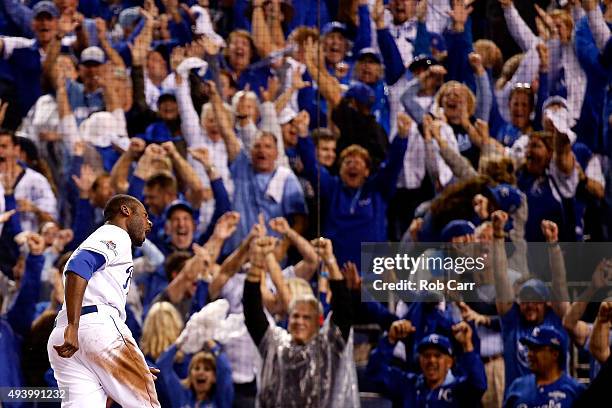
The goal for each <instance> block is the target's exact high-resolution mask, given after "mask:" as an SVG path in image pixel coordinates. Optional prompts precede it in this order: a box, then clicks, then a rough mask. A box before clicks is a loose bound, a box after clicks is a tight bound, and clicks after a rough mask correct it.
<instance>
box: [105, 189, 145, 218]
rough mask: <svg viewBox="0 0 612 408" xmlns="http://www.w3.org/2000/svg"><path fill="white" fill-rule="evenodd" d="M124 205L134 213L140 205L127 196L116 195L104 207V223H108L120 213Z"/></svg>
mask: <svg viewBox="0 0 612 408" xmlns="http://www.w3.org/2000/svg"><path fill="white" fill-rule="evenodd" d="M124 205H126V206H127V207H128V208H129V209H130V210H132V211H136V209H137V208H138V206H139V205H142V203H141V202H140V201H138V199H137V198H135V197H132V196H131V195H127V194H117V195H114V196H113V197H111V199H110V200H108V202H107V203H106V206H105V207H104V222H107V221H110V220H112V219H113V218H115V217H116V216H117V214H119V213H121V207H122V206H124Z"/></svg>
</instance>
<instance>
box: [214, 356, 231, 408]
mask: <svg viewBox="0 0 612 408" xmlns="http://www.w3.org/2000/svg"><path fill="white" fill-rule="evenodd" d="M216 375H217V383H216V391H215V397H214V399H215V403H216V404H217V406H218V407H219V408H230V407H231V406H232V403H233V402H234V383H233V382H232V367H231V366H230V362H229V359H228V358H227V355H226V354H225V353H224V352H221V353H220V354H219V355H218V356H217V371H216Z"/></svg>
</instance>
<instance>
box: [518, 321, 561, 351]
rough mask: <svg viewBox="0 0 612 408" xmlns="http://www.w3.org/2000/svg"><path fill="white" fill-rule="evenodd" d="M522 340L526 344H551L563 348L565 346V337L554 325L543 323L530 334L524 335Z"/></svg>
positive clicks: (540, 345)
mask: <svg viewBox="0 0 612 408" xmlns="http://www.w3.org/2000/svg"><path fill="white" fill-rule="evenodd" d="M520 342H521V343H523V344H524V345H526V346H528V347H529V346H535V347H542V346H550V347H555V348H558V349H559V350H563V349H564V348H565V337H564V336H563V335H562V334H561V332H560V331H559V330H558V329H557V328H556V327H553V326H549V325H542V326H536V327H534V328H533V330H532V331H531V333H530V334H528V335H527V336H523V337H521V339H520Z"/></svg>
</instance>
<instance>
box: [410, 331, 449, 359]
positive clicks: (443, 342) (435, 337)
mask: <svg viewBox="0 0 612 408" xmlns="http://www.w3.org/2000/svg"><path fill="white" fill-rule="evenodd" d="M428 347H436V348H438V349H440V350H441V351H442V352H443V353H445V354H448V355H449V356H452V355H453V348H452V347H451V343H450V341H449V340H448V338H447V337H446V336H442V335H441V334H437V333H433V334H430V335H429V336H425V337H423V339H422V340H421V341H420V342H419V345H418V346H417V351H418V352H419V353H421V352H422V351H423V350H425V349H426V348H428Z"/></svg>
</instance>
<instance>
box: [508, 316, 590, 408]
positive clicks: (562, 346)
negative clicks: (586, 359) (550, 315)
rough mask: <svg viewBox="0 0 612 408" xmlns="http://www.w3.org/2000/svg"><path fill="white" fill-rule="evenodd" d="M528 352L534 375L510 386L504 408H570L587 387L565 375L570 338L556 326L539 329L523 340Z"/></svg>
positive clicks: (521, 378) (518, 379)
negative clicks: (566, 351) (566, 354)
mask: <svg viewBox="0 0 612 408" xmlns="http://www.w3.org/2000/svg"><path fill="white" fill-rule="evenodd" d="M520 341H521V343H522V344H524V345H525V346H526V347H527V348H528V350H529V352H528V360H529V368H530V369H531V371H532V374H528V375H524V376H522V377H519V378H517V379H516V380H514V382H513V383H512V384H511V385H510V388H509V389H508V392H507V396H506V399H505V401H504V408H514V407H517V408H518V407H521V408H538V407H555V408H569V407H571V406H572V404H573V402H574V400H575V399H576V397H578V396H579V395H580V394H581V393H582V392H583V391H584V389H585V388H584V386H583V385H582V384H580V383H578V382H577V381H576V380H575V379H573V378H572V377H570V376H569V375H567V373H565V372H564V370H563V367H564V360H565V357H564V354H565V350H566V349H567V336H565V335H563V333H562V332H561V331H559V330H558V329H556V328H555V327H553V326H547V325H543V326H538V327H534V328H533V329H532V330H531V333H530V334H528V335H527V336H524V337H522V338H521V339H520Z"/></svg>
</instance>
